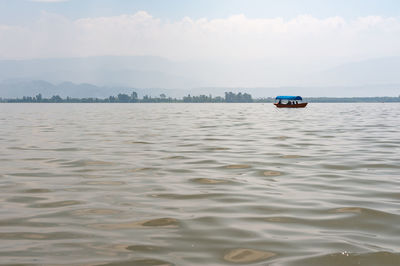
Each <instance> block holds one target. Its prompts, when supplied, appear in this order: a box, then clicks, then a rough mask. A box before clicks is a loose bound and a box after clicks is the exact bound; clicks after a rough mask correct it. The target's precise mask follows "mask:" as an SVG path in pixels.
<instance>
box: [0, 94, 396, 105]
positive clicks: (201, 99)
mask: <svg viewBox="0 0 400 266" xmlns="http://www.w3.org/2000/svg"><path fill="white" fill-rule="evenodd" d="M274 100H275V98H273V97H267V98H257V99H253V98H252V96H251V95H250V94H248V93H242V92H239V93H233V92H225V97H221V96H216V97H213V96H212V95H211V94H210V95H199V96H191V95H190V94H189V95H187V96H184V97H183V98H182V99H178V98H171V97H167V96H166V95H165V94H160V96H159V97H151V96H148V95H145V96H143V98H139V97H138V94H137V93H136V92H135V91H133V92H132V93H131V94H130V95H128V94H124V93H119V94H118V95H117V96H109V97H107V98H93V97H89V98H72V97H66V98H62V97H60V96H59V95H54V96H52V97H50V98H44V97H43V96H42V94H40V93H39V94H37V95H36V96H24V97H22V98H1V97H0V102H3V103H252V102H256V103H257V102H258V103H271V102H274ZM304 101H306V102H312V103H335V102H338V103H346V102H347V103H357V102H400V95H399V97H308V98H304Z"/></svg>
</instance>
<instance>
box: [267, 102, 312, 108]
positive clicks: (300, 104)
mask: <svg viewBox="0 0 400 266" xmlns="http://www.w3.org/2000/svg"><path fill="white" fill-rule="evenodd" d="M307 104H308V103H298V104H279V103H274V105H275V106H276V107H278V108H304V107H306V106H307Z"/></svg>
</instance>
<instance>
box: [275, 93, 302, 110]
mask: <svg viewBox="0 0 400 266" xmlns="http://www.w3.org/2000/svg"><path fill="white" fill-rule="evenodd" d="M302 101H303V98H301V96H277V97H276V98H275V103H274V105H275V106H276V107H278V108H304V107H306V106H307V104H308V103H306V102H302Z"/></svg>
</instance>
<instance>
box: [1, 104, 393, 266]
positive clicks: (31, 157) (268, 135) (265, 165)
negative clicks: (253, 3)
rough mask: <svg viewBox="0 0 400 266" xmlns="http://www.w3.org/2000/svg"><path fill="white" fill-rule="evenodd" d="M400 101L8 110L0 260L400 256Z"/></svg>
mask: <svg viewBox="0 0 400 266" xmlns="http://www.w3.org/2000/svg"><path fill="white" fill-rule="evenodd" d="M399 118H400V104H386V103H382V104H310V106H309V107H307V108H305V109H301V110H300V109H299V110H284V109H275V108H274V107H273V106H272V104H1V105H0V126H1V127H0V145H1V150H0V193H1V197H0V206H1V207H0V263H1V264H3V265H12V264H37V265H246V264H251V265H400V253H399V252H400V119H399Z"/></svg>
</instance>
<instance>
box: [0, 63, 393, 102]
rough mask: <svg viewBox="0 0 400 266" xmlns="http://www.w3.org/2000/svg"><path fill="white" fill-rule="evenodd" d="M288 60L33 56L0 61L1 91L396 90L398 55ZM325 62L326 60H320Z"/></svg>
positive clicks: (260, 93) (373, 92)
mask: <svg viewBox="0 0 400 266" xmlns="http://www.w3.org/2000/svg"><path fill="white" fill-rule="evenodd" d="M329 65H332V64H327V63H322V62H321V63H318V64H316V62H315V60H314V61H312V62H311V63H310V64H308V65H307V64H306V63H303V64H301V63H299V62H295V61H294V59H293V62H292V61H291V60H290V58H269V59H265V58H264V59H260V60H250V61H238V60H235V59H226V58H225V59H221V60H220V61H216V62H208V61H201V62H200V61H187V62H178V61H171V60H168V59H165V58H161V57H153V56H99V57H87V58H59V59H57V58H56V59H34V60H2V61H1V60H0V97H3V98H4V97H22V96H33V95H34V94H35V93H39V92H40V93H42V95H43V96H45V97H47V96H52V95H55V94H58V95H60V96H61V97H66V96H70V97H101V98H102V97H108V96H110V95H115V94H118V93H121V92H123V93H130V91H131V90H135V91H136V92H138V94H139V96H143V95H146V94H147V95H149V96H159V95H160V94H161V93H164V94H166V95H168V96H171V97H182V96H184V95H187V94H191V95H200V94H206V95H208V94H212V95H213V96H220V95H224V92H225V91H232V92H239V91H242V92H248V93H251V94H252V95H253V97H270V96H274V95H277V94H296V95H304V96H398V95H399V94H400V75H399V73H398V72H399V69H400V57H388V58H379V59H371V60H364V61H359V62H352V63H346V64H340V65H338V66H336V67H328V66H329ZM323 66H325V67H323Z"/></svg>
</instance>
